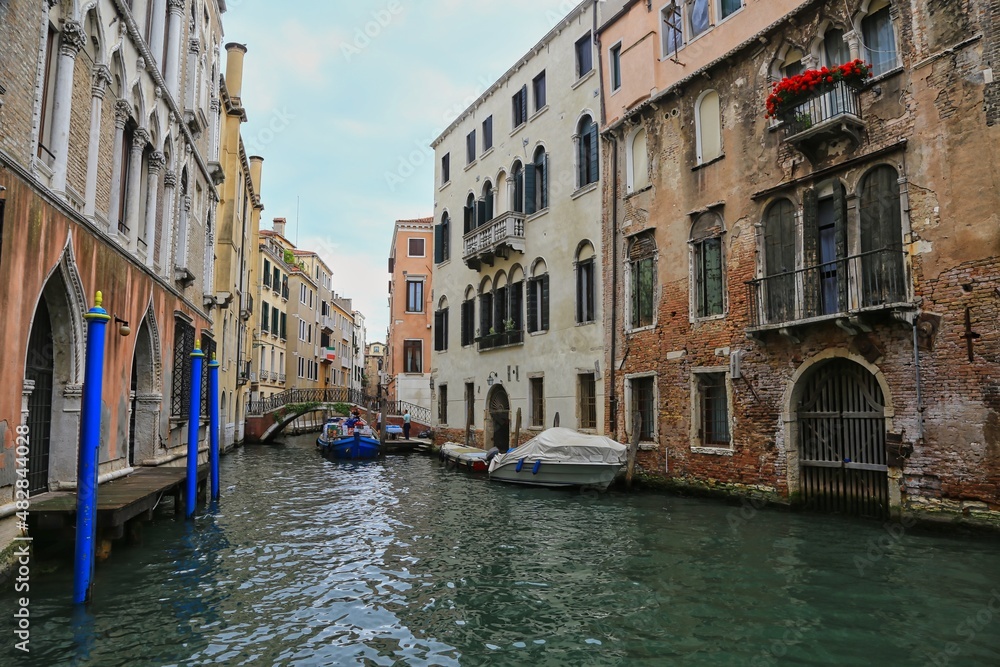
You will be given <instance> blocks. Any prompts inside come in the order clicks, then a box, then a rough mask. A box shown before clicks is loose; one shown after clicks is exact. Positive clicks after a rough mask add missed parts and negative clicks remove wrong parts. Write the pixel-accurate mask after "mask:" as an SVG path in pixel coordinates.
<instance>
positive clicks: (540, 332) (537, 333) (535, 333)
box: [528, 329, 549, 336]
mask: <svg viewBox="0 0 1000 667" xmlns="http://www.w3.org/2000/svg"><path fill="white" fill-rule="evenodd" d="M548 332H549V330H548V329H542V330H541V331H529V332H528V335H529V336H544V335H545V334H547V333H548Z"/></svg>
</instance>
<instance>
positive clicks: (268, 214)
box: [223, 0, 578, 343]
mask: <svg viewBox="0 0 1000 667" xmlns="http://www.w3.org/2000/svg"><path fill="white" fill-rule="evenodd" d="M577 2H578V0H503V1H502V2H501V1H493V0H487V1H485V2H475V1H473V0H420V1H419V2H417V0H350V1H347V0H335V1H332V2H331V1H330V0H300V1H298V2H275V0H227V2H226V5H227V7H228V11H227V12H226V13H225V14H224V15H223V27H224V29H225V41H226V42H227V43H228V42H239V43H241V44H245V45H246V46H247V49H248V51H247V55H246V60H245V63H244V72H243V90H242V95H241V97H242V101H243V106H244V107H245V108H246V110H247V115H248V118H249V121H248V122H247V123H246V124H245V125H244V126H243V141H244V144H245V145H246V149H247V154H248V155H261V156H262V157H263V158H264V171H263V177H262V179H261V181H262V183H261V198H262V202H263V204H264V213H263V215H262V218H261V229H270V228H271V221H272V220H273V219H274V218H276V217H283V218H286V219H287V220H288V228H287V230H286V236H287V237H288V238H289V240H291V241H292V242H293V243H295V244H296V245H298V246H299V247H300V248H305V249H308V250H313V251H316V252H318V253H319V254H320V256H321V257H323V259H324V260H325V261H326V263H327V264H328V265H329V266H330V268H331V269H333V289H334V291H336V292H337V293H338V294H339V295H341V296H343V297H347V298H352V299H353V300H354V308H355V309H356V310H360V311H361V312H362V313H363V314H364V316H365V319H366V326H367V338H368V342H369V343H370V342H373V341H384V340H385V335H386V329H387V327H388V324H389V308H388V279H389V275H388V273H387V268H388V257H389V249H390V244H391V242H392V230H393V224H394V222H395V221H396V220H397V219H412V218H422V217H430V216H432V215H433V207H434V187H433V183H434V153H433V150H432V149H431V148H430V143H431V142H432V141H433V140H434V139H436V138H437V137H438V135H439V134H440V133H441V132H443V131H444V130H445V129H446V128H447V127H448V125H449V124H450V123H451V122H452V121H453V120H454V119H455V118H456V117H458V115H459V114H460V113H461V112H462V111H464V110H465V108H466V107H468V106H469V105H470V104H471V103H472V102H473V101H475V99H476V98H477V97H478V96H479V95H480V94H482V93H483V92H484V91H485V90H486V89H487V88H488V87H489V86H490V85H491V84H492V83H493V82H494V81H496V80H497V79H498V78H500V76H502V75H503V73H504V72H506V71H507V69H509V68H510V67H511V65H513V64H514V63H515V62H516V61H517V59H518V58H520V57H521V56H523V55H524V54H525V53H527V52H528V50H529V49H531V47H532V46H534V45H535V44H536V43H537V42H538V41H539V40H540V39H541V38H542V37H544V36H545V34H546V33H547V32H548V31H549V30H551V29H552V28H553V27H554V26H555V25H556V24H557V23H558V22H559V20H560V19H562V18H563V17H564V16H565V15H566V14H568V13H569V11H570V10H571V9H572V8H573V7H574V6H576V4H577ZM223 57H225V56H223ZM223 71H225V70H224V69H223ZM296 221H297V222H296Z"/></svg>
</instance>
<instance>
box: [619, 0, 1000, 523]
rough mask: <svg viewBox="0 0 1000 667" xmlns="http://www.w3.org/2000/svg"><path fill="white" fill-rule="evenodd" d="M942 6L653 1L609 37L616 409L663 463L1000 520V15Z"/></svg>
mask: <svg viewBox="0 0 1000 667" xmlns="http://www.w3.org/2000/svg"><path fill="white" fill-rule="evenodd" d="M661 4H662V3H661ZM930 5H931V6H930V7H928V8H922V9H921V10H920V11H916V10H915V6H914V5H912V4H910V3H903V2H897V1H891V2H887V1H885V0H852V1H850V2H847V3H827V2H816V1H810V0H773V1H772V0H768V1H767V2H764V1H758V0H744V1H742V2H740V1H734V2H727V1H722V2H716V1H714V0H713V1H708V0H704V1H701V0H699V1H696V2H684V3H667V5H665V6H663V7H659V6H649V5H647V3H643V2H630V3H627V5H626V7H625V9H624V11H623V12H622V13H620V14H619V15H618V16H617V17H615V19H614V20H613V21H611V22H609V23H608V24H607V25H606V26H604V27H603V28H602V30H601V31H600V40H599V41H600V48H601V54H602V61H603V67H604V68H605V69H604V72H605V77H604V79H603V84H604V85H603V94H604V99H605V114H604V122H603V132H602V137H603V146H604V148H605V149H606V150H605V152H604V154H603V162H602V165H603V168H604V169H605V173H606V174H608V176H607V178H606V179H605V185H604V189H603V191H604V196H603V198H604V202H605V212H604V230H605V232H604V236H603V241H604V243H603V247H604V252H603V259H604V261H603V264H604V265H605V266H606V267H608V271H611V272H612V274H611V275H610V276H608V279H607V280H606V282H605V283H604V286H605V289H604V292H603V294H604V299H603V302H604V316H605V322H606V326H607V329H608V331H609V332H610V335H609V337H608V341H607V356H606V357H605V359H606V363H607V365H608V367H609V369H611V370H610V372H609V373H608V375H607V377H606V391H607V393H608V401H607V409H608V412H609V415H610V421H611V424H612V427H611V431H612V432H613V433H614V434H615V435H617V436H618V437H619V438H623V439H624V438H628V437H630V436H631V435H632V428H633V426H632V425H633V423H634V422H633V420H634V418H635V416H636V415H638V416H639V422H638V423H639V429H640V433H639V435H640V441H641V445H640V448H641V450H642V451H641V452H640V455H639V460H640V463H641V465H642V466H643V467H644V468H645V469H646V470H647V471H648V472H650V473H652V474H654V475H657V476H660V477H664V478H666V479H668V480H670V481H671V482H672V483H674V484H677V485H681V486H688V487H698V488H710V489H715V490H722V491H726V492H735V493H740V494H747V493H749V494H760V495H764V496H767V497H770V498H773V499H777V500H779V501H781V502H793V503H803V504H806V505H808V506H812V507H817V508H819V509H826V510H833V511H841V512H846V513H853V514H859V515H870V516H888V515H890V514H897V515H898V514H899V513H901V512H902V513H907V512H913V513H922V514H923V515H925V516H933V515H942V516H948V517H957V516H965V517H966V518H971V519H973V520H984V521H991V522H994V523H995V522H996V520H997V513H996V512H997V510H998V509H1000V496H998V495H997V494H998V488H1000V485H998V482H1000V457H998V453H1000V441H998V439H997V434H998V431H997V429H996V427H995V424H996V423H997V414H998V413H997V409H998V408H997V403H996V400H995V396H996V394H997V391H996V377H995V369H996V363H997V359H998V353H1000V347H998V346H1000V332H998V327H997V324H996V312H997V307H998V301H1000V291H998V285H1000V282H998V268H1000V264H998V259H997V258H998V256H1000V234H998V232H997V229H998V226H997V222H998V218H997V210H998V197H997V194H996V173H997V165H996V161H997V159H998V158H997V156H998V155H1000V146H998V142H1000V131H998V129H997V123H998V119H1000V115H998V114H1000V112H998V108H997V105H996V99H997V84H996V83H995V82H994V76H993V70H992V69H991V66H992V65H991V64H992V63H995V62H996V57H997V54H998V43H1000V42H998V33H997V30H996V27H997V25H998V21H1000V15H998V8H997V6H996V3H989V2H982V1H975V0H962V1H960V2H947V3H945V2H932V3H930ZM931 10H932V11H931ZM855 59H860V60H861V61H862V62H863V63H864V64H865V65H864V69H862V70H861V74H860V75H858V74H857V71H858V69H859V68H857V67H855V68H850V67H849V68H848V69H850V70H852V71H850V72H848V73H847V74H846V75H844V76H843V77H842V76H841V75H839V74H838V75H837V76H836V77H835V76H834V75H833V72H832V71H831V70H833V69H834V68H836V67H838V66H840V65H843V64H845V63H850V62H853V61H854V60H855ZM869 66H870V68H871V76H870V77H869V76H867V69H868V67H869ZM823 68H827V69H826V70H825V72H824V70H823ZM809 70H819V71H820V72H824V73H823V74H822V76H823V81H822V83H821V84H820V85H818V86H815V87H810V86H806V87H805V88H804V90H803V89H800V90H799V91H798V92H796V93H795V95H796V96H795V97H794V98H793V99H785V100H778V101H777V103H778V107H779V108H778V112H777V115H776V117H775V118H766V117H765V102H766V100H767V98H768V96H769V94H770V93H771V91H772V84H774V83H777V82H778V81H780V80H782V79H783V78H785V77H795V76H797V75H802V76H804V77H807V78H808V76H809V75H808V74H803V73H804V72H808V71H809ZM842 79H843V80H842ZM798 80H799V81H802V80H803V79H798ZM780 96H781V95H780V93H779V94H778V97H780Z"/></svg>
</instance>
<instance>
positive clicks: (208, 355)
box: [201, 334, 216, 419]
mask: <svg viewBox="0 0 1000 667" xmlns="http://www.w3.org/2000/svg"><path fill="white" fill-rule="evenodd" d="M201 351H202V352H204V353H205V358H204V359H203V360H202V364H201V417H202V419H208V416H209V415H208V398H209V396H208V364H209V362H210V361H212V357H214V356H215V351H216V348H215V341H214V340H212V339H211V338H210V337H209V336H208V334H202V335H201Z"/></svg>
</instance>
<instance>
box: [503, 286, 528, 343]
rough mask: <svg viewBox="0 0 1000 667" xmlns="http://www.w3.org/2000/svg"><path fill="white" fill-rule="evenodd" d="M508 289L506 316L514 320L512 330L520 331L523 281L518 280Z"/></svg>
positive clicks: (522, 313) (522, 324) (522, 323)
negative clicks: (508, 301)
mask: <svg viewBox="0 0 1000 667" xmlns="http://www.w3.org/2000/svg"><path fill="white" fill-rule="evenodd" d="M508 289H509V295H508V296H509V300H510V303H509V305H508V308H507V316H508V317H509V318H510V319H512V320H513V321H514V331H521V330H522V329H523V328H524V312H523V311H524V281H523V280H519V281H517V282H516V283H513V284H512V285H511V286H510V287H509V288H508Z"/></svg>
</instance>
